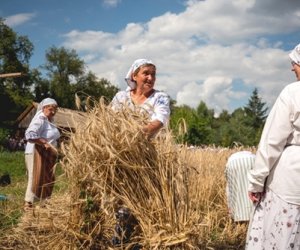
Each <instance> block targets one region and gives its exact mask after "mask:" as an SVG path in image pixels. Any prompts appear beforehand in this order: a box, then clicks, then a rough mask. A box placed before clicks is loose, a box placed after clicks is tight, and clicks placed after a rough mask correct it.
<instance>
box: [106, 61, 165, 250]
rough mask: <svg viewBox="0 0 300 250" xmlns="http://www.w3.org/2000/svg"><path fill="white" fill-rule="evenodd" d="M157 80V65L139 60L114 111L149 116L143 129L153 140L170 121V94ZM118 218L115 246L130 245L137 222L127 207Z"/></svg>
mask: <svg viewBox="0 0 300 250" xmlns="http://www.w3.org/2000/svg"><path fill="white" fill-rule="evenodd" d="M155 80H156V67H155V65H154V64H153V62H152V61H150V60H148V59H137V60H135V61H134V62H133V64H132V66H131V67H130V68H129V70H128V73H127V75H126V77H125V81H126V82H127V85H128V88H127V89H126V90H125V91H120V92H118V93H117V94H116V95H115V97H114V98H113V100H112V108H113V109H114V110H120V109H122V108H123V107H129V108H132V109H135V108H138V109H139V110H141V111H142V112H146V113H147V115H148V117H149V122H148V123H147V124H146V125H144V127H143V129H142V132H143V133H144V134H145V136H147V138H151V137H153V136H154V135H155V134H156V133H157V132H158V131H159V130H160V129H161V128H162V127H163V126H166V125H167V124H168V121H169V117H170V98H169V96H168V95H167V94H166V93H164V92H162V91H159V90H156V89H154V84H155ZM116 217H117V221H118V223H117V225H116V227H115V232H116V235H115V236H114V237H113V239H112V243H113V245H120V244H121V242H123V243H126V242H128V241H129V240H130V237H131V234H132V233H133V228H134V227H135V225H136V223H137V221H136V220H135V218H134V216H133V215H132V214H131V212H130V211H129V209H127V208H125V207H121V208H119V209H118V211H117V213H116ZM125 218H126V219H125ZM129 218H130V219H129ZM121 225H122V226H121ZM122 232H123V233H122ZM124 232H125V233H124ZM138 249H139V248H138Z"/></svg>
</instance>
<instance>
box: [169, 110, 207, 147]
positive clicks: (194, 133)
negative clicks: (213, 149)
mask: <svg viewBox="0 0 300 250" xmlns="http://www.w3.org/2000/svg"><path fill="white" fill-rule="evenodd" d="M205 106H206V105H205ZM184 125H186V126H184ZM182 127H185V129H182ZM170 128H171V129H172V131H173V132H174V134H175V135H176V138H177V141H178V142H180V143H187V144H189V145H203V144H209V139H210V132H211V130H210V127H209V126H207V121H206V120H205V119H204V118H200V117H199V115H198V113H197V111H196V110H195V109H193V108H191V107H189V106H187V105H182V106H179V107H176V106H174V107H173V108H172V116H171V120H170ZM182 130H185V131H182Z"/></svg>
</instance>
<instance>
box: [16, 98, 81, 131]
mask: <svg viewBox="0 0 300 250" xmlns="http://www.w3.org/2000/svg"><path fill="white" fill-rule="evenodd" d="M37 107H38V103H37V102H32V104H31V105H29V106H28V107H27V108H26V109H25V110H24V111H23V112H22V114H20V115H19V117H18V118H17V121H16V122H17V127H18V130H19V131H18V134H19V136H21V137H22V136H23V135H24V133H25V130H26V129H27V128H28V126H29V124H30V122H31V120H32V118H33V117H34V115H35V113H36V110H37ZM84 121H85V113H84V112H81V111H78V110H72V109H66V108H60V107H59V108H58V110H57V113H56V115H55V116H54V123H55V124H56V125H57V126H58V128H59V129H60V131H61V132H62V133H64V132H65V131H74V130H75V127H76V125H78V124H83V123H84Z"/></svg>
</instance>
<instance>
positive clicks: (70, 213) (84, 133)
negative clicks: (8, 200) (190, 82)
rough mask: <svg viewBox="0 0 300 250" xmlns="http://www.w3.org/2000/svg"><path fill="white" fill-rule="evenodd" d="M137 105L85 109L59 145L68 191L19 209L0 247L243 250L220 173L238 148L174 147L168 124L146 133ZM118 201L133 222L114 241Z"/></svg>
mask: <svg viewBox="0 0 300 250" xmlns="http://www.w3.org/2000/svg"><path fill="white" fill-rule="evenodd" d="M138 112H139V111H129V110H125V111H122V112H118V113H114V112H112V111H111V109H110V108H109V107H108V106H106V105H104V103H102V102H100V103H99V104H98V105H97V106H96V108H94V109H92V110H91V111H90V112H88V113H87V114H86V120H85V125H84V126H82V125H80V126H78V127H77V128H76V133H75V134H70V141H69V143H68V144H64V145H62V148H61V151H62V154H63V155H64V157H63V159H62V162H61V164H62V167H63V169H64V171H65V175H66V179H67V180H68V188H67V191H66V192H64V194H60V195H55V196H53V197H52V198H51V199H50V200H49V201H47V202H45V203H44V204H39V205H38V206H37V207H36V208H35V209H34V210H31V211H29V212H24V214H23V216H22V217H21V219H20V221H19V223H18V225H17V226H16V227H14V228H12V229H10V230H9V231H8V232H7V233H6V234H5V236H4V237H2V238H1V241H0V248H1V249H49V250H50V249H134V247H137V246H139V247H140V248H141V249H243V245H244V239H245V233H246V227H247V225H246V224H236V223H233V222H232V221H231V220H230V219H229V217H228V214H227V206H226V197H225V179H224V168H225V163H226V160H227V158H228V156H229V155H230V154H232V153H233V152H235V151H238V150H242V148H234V149H226V148H197V149H189V148H187V147H186V146H180V147H179V146H178V145H176V144H175V143H174V140H173V136H172V133H171V131H161V133H160V134H159V135H158V136H157V137H156V138H155V139H153V140H147V138H146V137H145V136H144V135H143V134H142V133H141V132H140V130H141V126H142V124H143V123H144V122H146V120H145V117H143V116H139V113H138ZM243 149H245V148H243ZM250 150H252V149H250ZM120 207H125V208H127V209H129V210H130V211H131V214H132V216H134V218H135V219H136V221H137V224H136V225H135V230H134V232H133V234H132V236H131V238H130V242H129V243H126V244H125V243H124V244H121V245H120V246H118V247H114V246H112V238H113V236H114V225H115V224H116V218H115V212H116V211H117V210H118V209H119V208H120Z"/></svg>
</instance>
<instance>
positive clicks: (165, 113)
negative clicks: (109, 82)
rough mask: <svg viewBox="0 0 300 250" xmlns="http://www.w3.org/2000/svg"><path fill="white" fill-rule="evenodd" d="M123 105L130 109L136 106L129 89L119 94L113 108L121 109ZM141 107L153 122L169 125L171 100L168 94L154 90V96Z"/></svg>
mask: <svg viewBox="0 0 300 250" xmlns="http://www.w3.org/2000/svg"><path fill="white" fill-rule="evenodd" d="M123 105H128V107H130V108H134V107H135V106H136V105H135V104H134V103H133V102H132V100H131V97H130V89H129V88H127V89H126V90H125V91H120V92H118V93H117V94H116V95H115V97H114V98H113V100H112V108H113V109H114V110H118V109H121V108H122V106H123ZM139 107H141V108H142V110H144V111H146V112H147V113H148V114H149V117H150V120H151V121H154V120H158V121H160V122H162V123H163V124H164V125H166V124H167V123H168V121H169V117H170V98H169V96H168V95H167V94H166V93H164V92H162V91H159V90H154V92H153V94H152V95H151V96H149V97H148V98H147V99H146V101H145V102H144V103H143V104H141V105H140V106H139Z"/></svg>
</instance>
